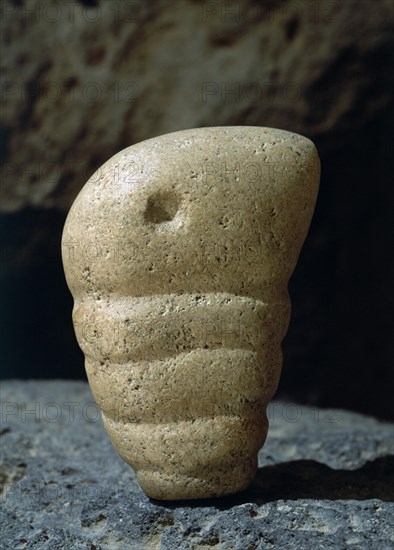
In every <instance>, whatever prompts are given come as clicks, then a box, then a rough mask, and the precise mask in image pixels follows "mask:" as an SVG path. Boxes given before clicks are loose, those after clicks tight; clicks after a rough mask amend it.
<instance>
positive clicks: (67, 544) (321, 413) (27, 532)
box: [0, 381, 394, 550]
mask: <svg viewBox="0 0 394 550" xmlns="http://www.w3.org/2000/svg"><path fill="white" fill-rule="evenodd" d="M268 417H269V419H270V426H271V429H270V432H269V435H268V438H267V442H266V444H265V446H264V448H263V449H262V450H261V451H260V453H259V469H258V473H257V476H256V478H255V480H254V482H253V484H252V485H251V487H250V488H249V489H248V490H247V491H244V492H242V493H239V494H237V495H234V496H230V497H223V498H220V499H210V500H205V501H204V500H201V501H184V502H176V503H174V502H172V503H171V502H166V501H153V500H149V499H148V498H147V497H146V495H145V494H144V493H143V492H142V491H141V489H140V487H139V485H138V483H137V481H136V478H135V476H134V474H133V471H132V470H131V469H130V468H129V467H128V466H127V465H126V464H125V463H124V462H123V461H122V460H121V459H120V458H119V456H118V455H117V453H116V452H115V450H114V449H113V447H112V446H111V444H110V442H109V439H108V437H107V435H106V433H105V430H104V428H103V425H102V422H101V418H100V411H99V409H98V407H97V406H96V405H95V404H94V401H93V397H92V395H91V393H90V390H89V387H88V385H87V384H86V383H83V382H63V381H40V382H35V381H29V382H20V381H9V382H3V383H2V385H1V449H2V455H1V457H2V463H1V481H2V487H1V490H2V494H1V512H0V515H1V524H2V535H1V542H0V547H1V548H4V549H8V548H13V549H14V548H15V549H26V550H30V549H31V550H33V549H40V550H63V549H64V548H73V549H74V548H75V549H76V550H86V549H89V550H93V549H96V550H113V549H115V548H116V549H121V550H173V549H177V548H182V549H185V550H207V549H208V548H218V549H224V550H245V548H247V549H248V550H255V549H258V550H265V549H278V550H281V549H283V548H286V550H293V549H294V550H299V549H300V548H303V549H304V548H305V549H307V548H311V549H313V550H315V549H319V548H321V549H324V548H330V549H331V548H332V549H334V550H343V549H344V548H346V549H349V550H370V549H371V548H379V550H380V549H382V550H391V548H392V547H393V544H394V536H393V532H394V529H393V527H394V520H393V518H394V514H393V511H394V510H393V508H394V506H393V504H392V502H393V500H394V487H393V478H392V475H391V474H392V470H393V466H394V460H393V436H394V426H393V425H392V424H389V423H382V422H379V421H378V420H376V419H373V418H369V417H365V416H362V415H358V414H354V413H349V412H345V411H343V410H337V409H331V410H328V409H319V408H310V407H301V406H299V405H296V404H294V403H283V402H273V403H271V405H270V406H269V408H268Z"/></svg>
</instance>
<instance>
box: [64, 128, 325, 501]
mask: <svg viewBox="0 0 394 550" xmlns="http://www.w3.org/2000/svg"><path fill="white" fill-rule="evenodd" d="M319 171H320V164H319V158H318V156H317V152H316V149H315V147H314V145H313V143H312V142H311V141H310V140H308V139H306V138H304V137H302V136H299V135H297V134H292V133H290V132H285V131H283V130H275V129H270V128H256V127H242V126H240V127H225V128H220V127H219V128H200V129H192V130H185V131H181V132H175V133H172V134H166V135H164V136H160V137H158V138H155V139H151V140H147V141H145V142H142V143H140V144H137V145H134V146H132V147H129V148H127V149H125V150H124V151H121V152H120V153H118V154H117V155H115V156H114V157H112V158H111V159H110V160H109V161H108V162H107V163H105V165H104V166H103V167H101V168H100V169H99V170H98V171H97V172H96V173H95V174H94V175H93V176H92V177H91V178H90V179H89V181H88V182H87V184H86V185H85V187H84V188H83V190H82V191H81V193H80V194H79V195H78V197H77V199H76V201H75V203H74V205H73V206H72V208H71V210H70V212H69V215H68V218H67V221H66V224H65V227H64V232H63V241H62V252H63V262H64V269H65V274H66V279H67V282H68V285H69V288H70V290H71V292H72V294H73V297H74V300H75V302H74V310H73V320H74V325H75V330H76V335H77V339H78V342H79V344H80V346H81V349H82V350H83V352H84V353H85V356H86V362H85V366H86V371H87V375H88V379H89V382H90V384H91V388H92V391H93V394H94V396H95V399H96V401H97V403H98V404H99V406H100V408H101V409H102V411H103V418H104V424H105V426H106V428H107V430H108V433H109V435H110V437H111V439H112V441H113V442H114V445H115V447H116V448H117V449H118V451H119V453H120V454H121V456H122V457H123V458H124V459H125V460H126V461H127V462H128V463H129V464H130V465H131V466H132V467H133V468H134V469H135V470H136V471H137V476H138V479H139V481H140V483H141V485H142V487H143V489H144V490H145V491H146V492H147V494H148V495H149V496H151V497H155V498H162V499H179V498H181V499H184V498H201V497H210V496H219V495H223V494H229V493H233V492H236V491H239V490H240V489H244V488H245V487H246V486H247V485H248V484H249V483H250V481H251V480H252V478H253V476H254V475H255V471H256V468H257V453H258V450H259V449H260V447H261V446H262V444H263V443H264V440H265V437H266V430H267V425H266V419H265V408H266V406H267V404H268V402H269V400H270V399H271V398H272V395H273V394H274V392H275V390H276V388H277V385H278V381H279V376H280V369H281V365H282V353H281V348H280V343H281V340H282V338H283V336H284V335H285V332H286V329H287V326H288V322H289V315H290V301H289V297H288V293H287V283H288V280H289V277H290V275H291V273H292V272H293V269H294V267H295V264H296V260H297V258H298V254H299V252H300V248H301V246H302V243H303V241H304V239H305V236H306V232H307V230H308V227H309V223H310V220H311V217H312V212H313V209H314V205H315V201H316V195H317V189H318V183H319ZM92 247H94V248H97V247H100V248H101V249H102V250H104V251H105V252H104V254H100V259H99V261H97V260H96V259H95V257H92V256H90V255H89V254H86V252H87V250H91V249H92Z"/></svg>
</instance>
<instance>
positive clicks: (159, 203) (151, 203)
mask: <svg viewBox="0 0 394 550" xmlns="http://www.w3.org/2000/svg"><path fill="white" fill-rule="evenodd" d="M178 207H179V201H178V198H177V196H176V195H175V194H173V193H163V192H159V193H156V194H155V195H152V196H151V197H149V199H148V202H147V205H146V210H145V214H144V217H145V221H147V222H150V223H155V224H159V223H164V222H170V221H171V220H173V219H174V217H175V215H176V213H177V211H178Z"/></svg>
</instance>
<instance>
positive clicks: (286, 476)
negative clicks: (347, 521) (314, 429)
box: [154, 455, 394, 510]
mask: <svg viewBox="0 0 394 550" xmlns="http://www.w3.org/2000/svg"><path fill="white" fill-rule="evenodd" d="M393 472H394V455H387V456H383V457H379V458H376V459H375V460H372V461H370V462H367V463H366V464H364V465H363V466H362V467H361V468H358V469H356V470H335V469H333V468H330V467H329V466H327V465H326V464H321V463H320V462H317V461H316V460H294V461H291V462H282V463H281V464H275V465H274V466H264V467H262V468H259V469H258V472H257V474H256V477H255V479H254V481H253V482H252V484H251V485H250V487H249V488H248V489H247V490H246V491H243V492H241V493H237V494H235V495H230V496H228V497H222V498H217V499H202V500H189V501H177V502H173V501H171V502H169V501H154V502H155V504H158V505H160V504H161V505H165V506H166V507H167V508H177V507H179V506H180V507H191V508H194V507H198V508H200V507H205V506H206V507H212V506H213V507H215V508H217V509H218V510H228V509H230V508H232V507H233V506H239V505H241V504H247V503H255V504H258V505H261V504H265V503H268V502H274V501H277V500H302V499H310V500H368V499H380V500H382V501H385V502H394V476H393Z"/></svg>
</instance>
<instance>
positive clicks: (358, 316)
mask: <svg viewBox="0 0 394 550" xmlns="http://www.w3.org/2000/svg"><path fill="white" fill-rule="evenodd" d="M33 4H34V6H35V7H34V8H32V5H33ZM1 10H2V11H1V26H2V36H3V41H4V45H3V48H2V54H1V69H2V71H1V72H2V75H3V80H2V84H1V94H2V97H1V99H2V118H1V127H0V130H1V142H2V143H1V157H2V162H3V165H2V172H1V212H2V213H1V216H0V227H1V230H0V231H1V273H0V277H1V279H0V280H1V303H2V328H1V355H0V357H1V362H2V376H3V378H83V377H85V373H84V367H83V356H82V353H81V352H80V350H79V348H78V346H77V343H76V340H75V337H74V333H73V328H72V322H71V309H72V299H71V295H70V294H69V291H68V289H67V287H66V284H65V280H64V275H63V268H62V264H61V257H60V239H61V232H62V228H63V224H64V221H65V218H66V215H67V211H68V209H69V207H70V205H71V204H72V201H73V199H74V198H75V196H76V194H77V193H78V191H79V190H80V189H81V187H82V186H83V184H84V183H85V181H86V180H87V179H88V177H89V176H90V175H91V174H92V173H93V171H94V170H95V169H96V168H98V167H99V166H100V165H101V164H102V163H103V162H104V161H105V160H107V159H108V158H109V157H111V156H112V155H113V154H114V153H116V152H117V151H119V150H120V149H122V148H124V147H127V146H129V145H132V144H133V143H136V142H138V141H141V140H143V139H147V138H150V137H154V136H157V135H160V134H163V133H166V132H170V131H175V130H180V129H184V128H191V127H200V126H219V125H243V124H246V125H256V126H271V127H278V128H283V129H287V130H291V131H295V132H298V133H301V134H303V135H306V136H308V137H309V138H311V139H312V140H313V141H314V142H315V144H316V146H317V148H318V150H319V154H320V157H321V161H322V179H321V188H320V194H319V198H318V203H317V207H316V212H315V216H314V219H313V222H312V226H311V229H310V233H309V235H308V238H307V241H306V243H305V246H304V248H303V251H302V254H301V256H300V260H299V262H298V265H297V268H296V271H295V273H294V276H293V278H292V280H291V282H290V293H291V296H292V303H293V313H292V319H291V324H290V327H289V331H288V334H287V336H286V338H285V340H284V344H283V349H284V369H283V374H282V379H281V383H280V387H279V390H278V394H277V397H282V398H286V399H289V400H292V401H293V402H300V403H309V404H316V405H320V406H327V407H342V408H347V409H353V410H357V411H361V412H365V413H369V414H373V415H376V416H379V417H381V418H393V416H394V410H393V406H392V401H393V397H392V396H393V369H392V366H393V363H394V361H393V359H394V353H393V346H394V344H393V342H394V335H393V275H394V269H393V264H394V262H393V249H392V237H393V221H392V217H393V214H392V212H393V198H394V191H393V178H392V171H393V170H392V162H391V158H392V145H393V140H392V128H393V127H394V116H393V114H394V106H393V99H392V97H393V95H392V94H393V81H392V76H391V75H392V73H393V71H392V69H393V57H394V55H393V51H394V50H393V34H392V28H393V27H392V25H393V6H392V2H391V0H389V1H386V0H377V1H376V0H375V1H373V0H371V1H369V0H368V1H367V0H363V1H360V0H358V1H357V2H353V1H348V2H341V1H337V2H336V1H328V0H327V1H322V2H319V1H316V2H310V1H309V0H296V1H291V2H290V1H286V0H283V1H277V2H262V1H260V2H257V1H254V2H248V1H245V2H220V1H218V2H215V1H212V2H203V1H201V2H197V1H193V0H176V1H170V0H168V1H166V0H163V1H157V2H154V1H149V2H147V1H145V2H140V1H134V2H120V1H119V2H118V1H116V0H106V1H105V0H101V1H99V0H98V1H83V2H82V1H77V0H76V1H75V2H74V3H70V4H68V6H65V5H64V3H62V2H45V1H41V2H34V3H31V2H24V1H14V2H3V3H2V5H1Z"/></svg>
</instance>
